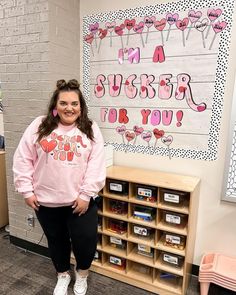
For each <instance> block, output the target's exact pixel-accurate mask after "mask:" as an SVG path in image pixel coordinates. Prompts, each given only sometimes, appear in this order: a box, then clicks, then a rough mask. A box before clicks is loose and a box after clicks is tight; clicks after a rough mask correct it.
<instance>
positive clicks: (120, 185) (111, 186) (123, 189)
mask: <svg viewBox="0 0 236 295" xmlns="http://www.w3.org/2000/svg"><path fill="white" fill-rule="evenodd" d="M107 182H108V191H109V192H110V193H112V194H118V195H121V196H122V195H124V196H127V195H128V194H129V183H128V182H126V181H120V180H115V179H108V180H107Z"/></svg>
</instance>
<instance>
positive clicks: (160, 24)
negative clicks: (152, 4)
mask: <svg viewBox="0 0 236 295" xmlns="http://www.w3.org/2000/svg"><path fill="white" fill-rule="evenodd" d="M165 26H166V19H165V18H163V19H161V20H160V21H156V22H155V23H154V27H155V28H156V29H157V30H158V31H163V30H164V28H165Z"/></svg>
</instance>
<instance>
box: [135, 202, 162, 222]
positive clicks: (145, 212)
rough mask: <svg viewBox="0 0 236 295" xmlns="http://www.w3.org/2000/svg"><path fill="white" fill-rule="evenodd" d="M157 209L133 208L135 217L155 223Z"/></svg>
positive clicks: (137, 206) (136, 206)
mask: <svg viewBox="0 0 236 295" xmlns="http://www.w3.org/2000/svg"><path fill="white" fill-rule="evenodd" d="M155 213H156V209H154V208H151V207H145V206H139V205H135V206H134V207H133V217H134V218H136V219H139V220H144V221H153V220H154V218H155Z"/></svg>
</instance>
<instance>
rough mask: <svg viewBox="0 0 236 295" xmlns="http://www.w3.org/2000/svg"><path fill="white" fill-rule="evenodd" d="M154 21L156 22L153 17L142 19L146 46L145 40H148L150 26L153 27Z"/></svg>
mask: <svg viewBox="0 0 236 295" xmlns="http://www.w3.org/2000/svg"><path fill="white" fill-rule="evenodd" d="M155 21H156V17H155V16H145V18H144V24H145V26H146V27H147V33H146V40H145V43H146V44H147V40H148V35H149V29H150V28H151V26H153V24H154V22H155Z"/></svg>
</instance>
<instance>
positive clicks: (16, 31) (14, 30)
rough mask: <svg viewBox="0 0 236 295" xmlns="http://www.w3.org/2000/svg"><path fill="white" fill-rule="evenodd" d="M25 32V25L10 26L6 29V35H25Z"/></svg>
mask: <svg viewBox="0 0 236 295" xmlns="http://www.w3.org/2000/svg"><path fill="white" fill-rule="evenodd" d="M25 33H26V32H25V26H18V27H9V28H6V29H5V36H15V35H23V34H25Z"/></svg>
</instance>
